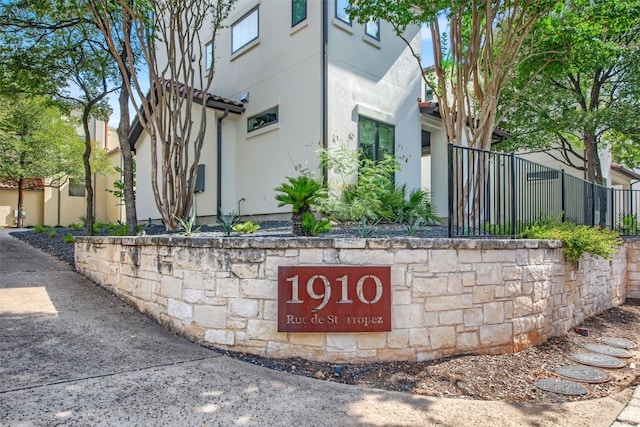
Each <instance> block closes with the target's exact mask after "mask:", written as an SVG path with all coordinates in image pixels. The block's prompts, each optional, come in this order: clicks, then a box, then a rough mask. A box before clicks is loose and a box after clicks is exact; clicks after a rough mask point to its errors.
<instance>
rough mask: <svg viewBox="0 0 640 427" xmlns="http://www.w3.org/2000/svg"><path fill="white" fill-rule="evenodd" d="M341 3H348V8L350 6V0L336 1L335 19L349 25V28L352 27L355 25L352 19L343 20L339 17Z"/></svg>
mask: <svg viewBox="0 0 640 427" xmlns="http://www.w3.org/2000/svg"><path fill="white" fill-rule="evenodd" d="M339 1H346V2H347V6H348V5H349V1H348V0H335V1H334V2H333V4H334V6H335V7H334V9H335V11H334V16H335V18H336V19H337V20H338V21H340V22H342V23H344V24H346V25H348V26H352V25H353V23H352V21H351V19H348V20H345V19H344V18H341V17H340V16H338V2H339ZM347 18H348V16H347Z"/></svg>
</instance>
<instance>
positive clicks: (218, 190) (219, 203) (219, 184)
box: [216, 110, 229, 219]
mask: <svg viewBox="0 0 640 427" xmlns="http://www.w3.org/2000/svg"><path fill="white" fill-rule="evenodd" d="M228 115H229V110H224V114H223V115H222V116H220V117H218V127H217V129H216V133H217V144H216V163H217V165H216V218H218V219H220V216H221V215H222V121H223V120H224V119H226V118H227V116H228Z"/></svg>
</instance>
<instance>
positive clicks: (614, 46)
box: [502, 0, 640, 184]
mask: <svg viewBox="0 0 640 427" xmlns="http://www.w3.org/2000/svg"><path fill="white" fill-rule="evenodd" d="M639 41H640V1H638V0H624V1H619V0H600V1H596V2H593V1H589V0H571V1H568V2H566V3H562V4H560V5H559V6H558V7H557V8H556V9H555V10H554V12H553V13H551V14H549V16H547V17H546V18H545V19H544V20H542V21H540V23H539V24H538V26H537V27H536V29H535V31H534V32H533V33H532V35H531V43H532V45H533V46H535V52H536V53H537V54H536V55H533V56H530V57H528V58H523V61H522V62H521V65H520V67H519V68H518V69H517V74H516V77H517V78H516V80H515V83H514V85H513V87H512V88H511V89H510V90H509V92H508V93H506V94H505V97H506V98H508V99H509V101H511V102H510V103H511V104H512V105H513V108H512V109H505V112H506V113H507V116H506V117H507V120H506V122H505V123H504V126H505V127H506V128H507V129H508V130H509V131H510V132H511V133H512V135H513V138H512V139H511V140H509V141H508V142H507V144H505V145H504V146H503V147H502V148H503V149H505V150H513V149H528V150H532V151H544V152H547V153H548V154H549V155H550V156H552V157H554V158H556V159H557V160H560V161H562V162H563V163H565V164H567V165H569V166H572V167H574V168H576V169H578V170H584V171H585V172H586V176H587V179H588V180H590V181H595V182H597V183H598V184H603V182H604V177H603V174H602V168H601V161H600V153H601V152H602V151H603V150H605V149H611V151H612V152H613V154H614V156H615V158H616V159H617V160H618V161H623V162H624V163H626V164H627V165H628V166H630V167H635V166H638V165H640V146H639V143H640V130H639V129H640V127H639V126H638V123H639V122H640V51H639V50H638V42H639ZM540 70H541V71H540ZM534 73H535V76H534ZM532 76H533V77H532Z"/></svg>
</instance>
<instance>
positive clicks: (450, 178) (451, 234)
mask: <svg viewBox="0 0 640 427" xmlns="http://www.w3.org/2000/svg"><path fill="white" fill-rule="evenodd" d="M448 157H449V173H448V175H449V177H448V180H449V183H448V186H449V191H448V193H449V237H450V238H451V237H453V221H454V219H453V171H454V168H453V144H452V143H451V142H450V143H449V156H448Z"/></svg>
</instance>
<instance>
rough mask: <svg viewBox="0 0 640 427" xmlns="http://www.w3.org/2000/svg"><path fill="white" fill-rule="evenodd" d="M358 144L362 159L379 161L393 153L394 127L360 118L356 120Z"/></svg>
mask: <svg viewBox="0 0 640 427" xmlns="http://www.w3.org/2000/svg"><path fill="white" fill-rule="evenodd" d="M358 142H359V143H360V149H361V150H362V153H363V154H364V157H365V158H367V159H371V160H374V161H376V162H377V161H379V160H381V159H383V158H384V157H385V156H387V155H388V156H393V155H394V153H395V148H394V147H395V127H394V126H392V125H388V124H386V123H382V122H379V121H377V120H373V119H369V118H366V117H362V116H360V117H359V119H358Z"/></svg>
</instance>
